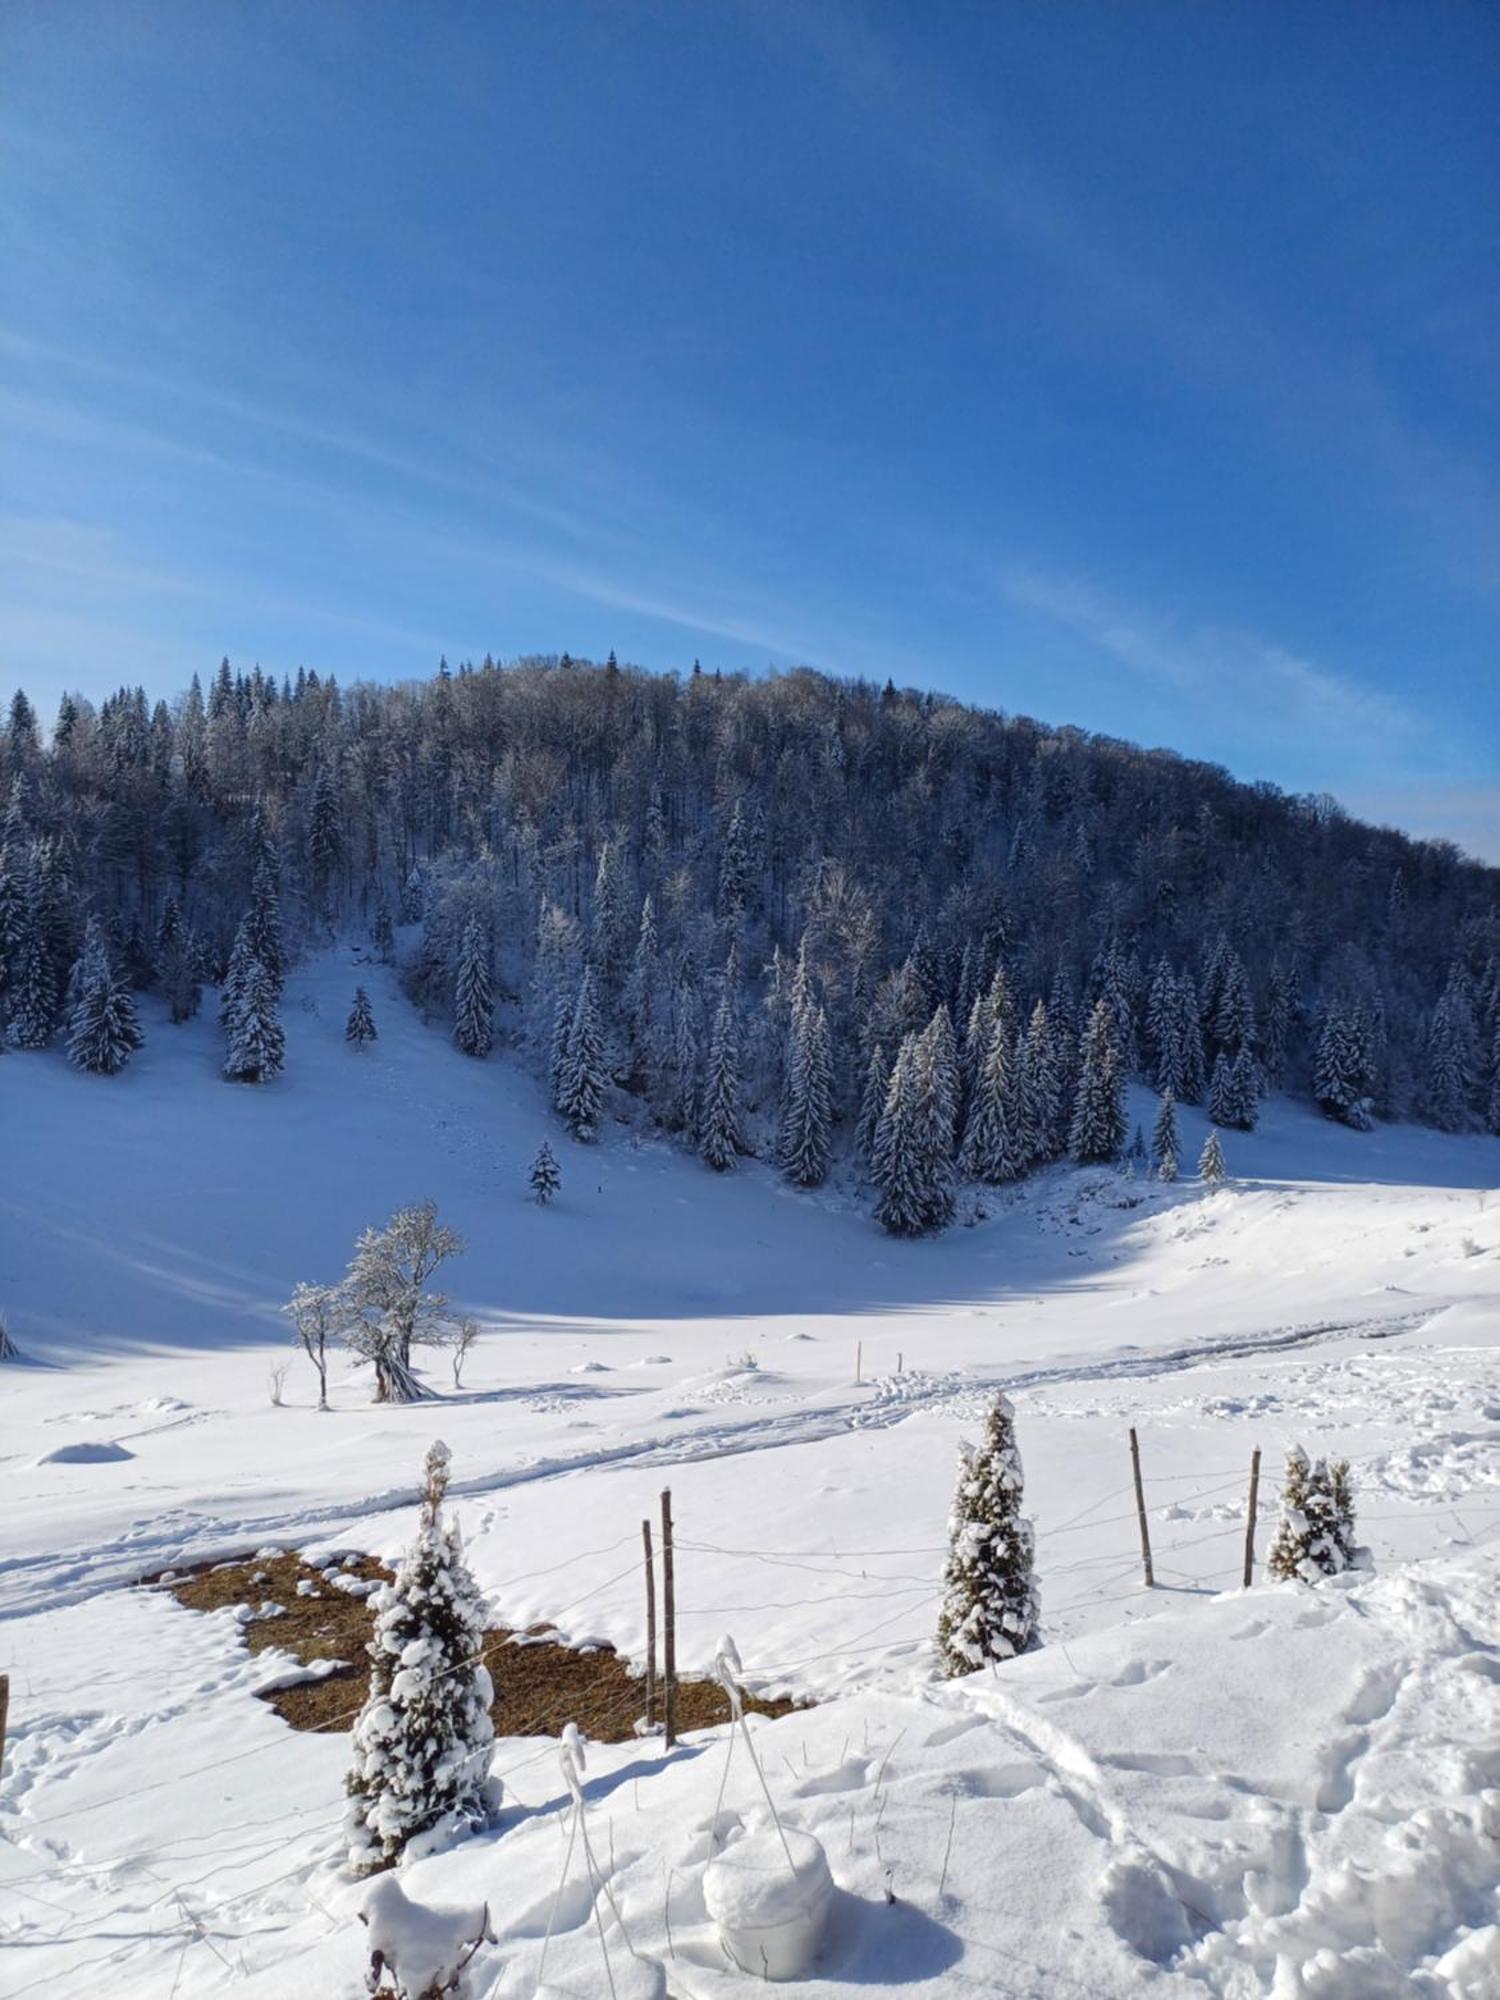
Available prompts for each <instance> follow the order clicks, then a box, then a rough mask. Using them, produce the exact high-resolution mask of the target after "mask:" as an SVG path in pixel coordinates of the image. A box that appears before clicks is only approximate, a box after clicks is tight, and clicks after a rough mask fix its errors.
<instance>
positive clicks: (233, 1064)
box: [224, 958, 286, 1083]
mask: <svg viewBox="0 0 1500 2000" xmlns="http://www.w3.org/2000/svg"><path fill="white" fill-rule="evenodd" d="M285 1058H286V1036H285V1034H284V1033H283V1032H282V1027H281V1021H280V1018H279V1017H278V1015H277V1012H276V986H275V981H274V980H273V979H272V976H271V974H270V972H269V971H268V970H267V968H266V967H265V966H264V965H262V963H261V962H260V960H259V959H258V958H252V959H251V960H250V961H249V963H248V965H247V966H245V967H244V969H243V971H242V975H241V978H240V982H239V988H238V994H237V998H236V1001H235V1004H234V1009H233V1013H232V1017H231V1020H230V1025H229V1028H228V1032H227V1036H226V1046H225V1051H224V1074H225V1076H226V1077H227V1078H228V1079H229V1081H230V1082H231V1083H266V1082H269V1080H270V1079H271V1078H272V1077H273V1076H279V1075H280V1073H281V1066H282V1063H283V1062H284V1061H285Z"/></svg>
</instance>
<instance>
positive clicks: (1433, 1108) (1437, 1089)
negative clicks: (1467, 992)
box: [1422, 992, 1473, 1132]
mask: <svg viewBox="0 0 1500 2000" xmlns="http://www.w3.org/2000/svg"><path fill="white" fill-rule="evenodd" d="M1464 1029H1465V1024H1464V1023H1463V1022H1462V1021H1461V1019H1460V1010H1459V1007H1458V1005H1457V1003H1456V1002H1455V1000H1454V998H1453V995H1452V993H1451V992H1447V993H1444V994H1443V995H1442V997H1441V998H1440V999H1439V1001H1438V1003H1437V1005H1436V1006H1435V1007H1434V1008H1433V1010H1432V1020H1431V1022H1430V1024H1429V1026H1428V1030H1427V1076H1426V1083H1425V1087H1424V1090H1423V1093H1422V1104H1423V1109H1424V1110H1425V1112H1426V1114H1427V1117H1428V1118H1429V1120H1430V1121H1431V1122H1432V1123H1433V1124H1434V1125H1436V1126H1437V1127H1438V1129H1439V1130H1440V1131H1443V1132H1461V1131H1462V1130H1463V1129H1464V1127H1465V1126H1466V1125H1467V1124H1468V1122H1469V1097H1470V1093H1471V1091H1472V1089H1473V1077H1472V1075H1471V1074H1470V1071H1469V1066H1468V1060H1467V1051H1468V1046H1469V1043H1470V1042H1471V1041H1472V1039H1473V1031H1472V1023H1470V1024H1468V1033H1467V1034H1465V1032H1464Z"/></svg>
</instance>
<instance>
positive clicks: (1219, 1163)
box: [1198, 1131, 1229, 1187]
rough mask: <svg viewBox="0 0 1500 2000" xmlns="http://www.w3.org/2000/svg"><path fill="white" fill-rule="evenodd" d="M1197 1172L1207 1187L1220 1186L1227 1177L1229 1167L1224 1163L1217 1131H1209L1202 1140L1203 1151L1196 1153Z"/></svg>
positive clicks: (1222, 1150)
mask: <svg viewBox="0 0 1500 2000" xmlns="http://www.w3.org/2000/svg"><path fill="white" fill-rule="evenodd" d="M1198 1174H1199V1178H1200V1179H1201V1180H1203V1181H1205V1182H1206V1183H1207V1185H1208V1186H1209V1187H1220V1186H1222V1184H1223V1182H1224V1181H1225V1180H1226V1179H1227V1178H1228V1174H1229V1169H1228V1168H1227V1167H1226V1166H1225V1164H1224V1148H1223V1147H1222V1146H1221V1145H1220V1143H1219V1135H1218V1133H1217V1132H1214V1131H1210V1133H1209V1135H1208V1137H1207V1138H1206V1139H1205V1140H1204V1142H1203V1151H1202V1152H1201V1153H1200V1154H1199V1155H1198Z"/></svg>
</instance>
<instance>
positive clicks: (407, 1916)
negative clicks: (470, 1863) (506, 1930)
mask: <svg viewBox="0 0 1500 2000" xmlns="http://www.w3.org/2000/svg"><path fill="white" fill-rule="evenodd" d="M359 1920H360V1922H361V1923H362V1924H364V1925H366V1926H367V1928H368V1929H369V1933H370V1969H369V1972H368V1973H367V1974H366V1977H365V1985H366V1987H367V1989H368V1991H369V1992H371V1993H372V1994H376V1995H389V1996H391V2000H446V1996H450V1995H451V1996H453V2000H461V1996H463V1995H464V1994H466V1993H467V1992H468V1990H469V1987H468V1983H467V1981H466V1978H465V1974H466V1973H467V1971H468V1968H469V1966H470V1964H471V1963H472V1962H473V1959H474V1958H475V1956H476V1954H477V1953H478V1951H479V1948H480V1946H481V1945H486V1944H493V1943H494V1942H495V1934H494V1932H493V1931H492V1930H491V1929H490V1908H489V1904H488V1903H484V1904H482V1905H480V1907H479V1908H477V1909H473V1908H471V1909H467V1910H436V1909H429V1908H427V1907H426V1906H425V1905H424V1904H422V1903H415V1902H413V1901H412V1899H411V1897H410V1896H408V1895H407V1893H406V1891H405V1890H404V1889H403V1888H402V1887H401V1884H400V1883H399V1882H398V1881H397V1880H396V1878H395V1876H394V1875H382V1876H381V1878H380V1880H379V1881H378V1882H374V1883H372V1884H371V1885H370V1890H369V1893H368V1895H367V1896H366V1897H365V1906H364V1908H363V1909H362V1910H361V1911H360V1913H359Z"/></svg>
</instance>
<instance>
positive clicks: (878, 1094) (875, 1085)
mask: <svg viewBox="0 0 1500 2000" xmlns="http://www.w3.org/2000/svg"><path fill="white" fill-rule="evenodd" d="M890 1088H891V1066H890V1064H889V1063H888V1062H887V1061H886V1056H885V1047H884V1044H883V1043H880V1042H876V1043H875V1045H874V1047H873V1048H872V1049H871V1050H870V1060H869V1062H868V1064H867V1065H866V1066H865V1086H864V1091H863V1094H862V1095H861V1097H860V1100H859V1119H858V1122H857V1123H856V1125H855V1127H854V1143H855V1146H856V1147H857V1148H858V1150H859V1156H860V1158H861V1159H862V1160H863V1161H864V1163H865V1165H866V1166H867V1167H870V1166H873V1164H874V1159H875V1134H876V1133H877V1132H878V1131H879V1130H880V1119H881V1114H882V1113H883V1112H884V1110H885V1100H886V1097H887V1096H888V1095H889V1092H890Z"/></svg>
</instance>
